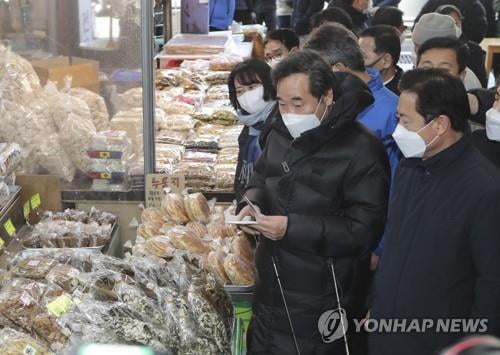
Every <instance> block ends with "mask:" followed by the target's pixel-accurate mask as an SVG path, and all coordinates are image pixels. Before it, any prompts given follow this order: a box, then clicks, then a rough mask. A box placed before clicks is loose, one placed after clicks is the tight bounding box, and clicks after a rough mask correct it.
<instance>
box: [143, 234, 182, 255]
mask: <svg viewBox="0 0 500 355" xmlns="http://www.w3.org/2000/svg"><path fill="white" fill-rule="evenodd" d="M144 249H145V250H146V252H148V253H149V254H151V255H154V256H158V257H160V258H168V257H171V256H172V255H173V254H174V251H175V248H174V247H173V246H172V244H171V243H170V239H169V238H167V237H165V236H158V237H154V238H151V239H148V240H147V241H146V243H145V244H144Z"/></svg>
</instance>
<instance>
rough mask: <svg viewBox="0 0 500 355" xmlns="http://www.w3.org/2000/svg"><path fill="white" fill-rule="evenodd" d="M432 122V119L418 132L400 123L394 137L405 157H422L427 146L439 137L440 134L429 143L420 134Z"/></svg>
mask: <svg viewBox="0 0 500 355" xmlns="http://www.w3.org/2000/svg"><path fill="white" fill-rule="evenodd" d="M431 123H432V121H431V122H429V123H427V124H426V125H425V126H424V127H422V128H420V129H419V130H418V131H417V132H413V131H410V130H408V129H406V128H405V127H404V126H402V125H401V124H398V126H397V127H396V130H395V131H394V133H393V134H392V137H393V138H394V140H395V141H396V144H397V145H398V147H399V149H401V152H402V153H403V155H404V156H405V158H422V157H423V156H424V154H425V150H426V149H427V147H428V146H430V145H431V144H432V143H434V141H435V140H436V139H438V138H439V136H436V137H435V138H434V139H433V140H432V141H431V142H430V143H429V144H425V141H424V139H423V138H422V137H421V136H420V134H419V133H420V132H421V131H422V130H423V129H425V128H426V127H427V126H429V125H430V124H431Z"/></svg>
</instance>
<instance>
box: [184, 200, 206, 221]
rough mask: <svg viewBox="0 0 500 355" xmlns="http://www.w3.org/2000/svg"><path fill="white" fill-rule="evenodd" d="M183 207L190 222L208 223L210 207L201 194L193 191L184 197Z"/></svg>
mask: <svg viewBox="0 0 500 355" xmlns="http://www.w3.org/2000/svg"><path fill="white" fill-rule="evenodd" d="M184 207H185V209H186V212H187V215H188V217H189V219H190V220H191V221H192V222H200V223H205V224H206V223H208V221H209V219H210V207H209V206H208V201H207V199H206V198H205V196H203V194H201V193H194V194H190V195H187V196H186V197H184Z"/></svg>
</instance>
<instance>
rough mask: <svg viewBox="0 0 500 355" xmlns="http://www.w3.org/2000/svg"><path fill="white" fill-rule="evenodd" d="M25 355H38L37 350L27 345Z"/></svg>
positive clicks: (24, 350)
mask: <svg viewBox="0 0 500 355" xmlns="http://www.w3.org/2000/svg"><path fill="white" fill-rule="evenodd" d="M23 355H36V349H35V348H34V347H32V346H31V345H29V344H27V345H26V346H25V347H24V349H23Z"/></svg>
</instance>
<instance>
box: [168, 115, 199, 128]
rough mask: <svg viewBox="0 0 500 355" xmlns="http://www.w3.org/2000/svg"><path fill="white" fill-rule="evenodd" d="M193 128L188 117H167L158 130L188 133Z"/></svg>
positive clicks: (193, 124) (192, 123)
mask: <svg viewBox="0 0 500 355" xmlns="http://www.w3.org/2000/svg"><path fill="white" fill-rule="evenodd" d="M194 126H195V121H194V120H193V119H192V118H191V116H190V115H169V116H168V117H167V119H166V120H165V122H164V125H163V126H161V127H160V129H165V130H171V131H181V132H182V131H184V132H186V131H187V132H189V131H191V130H192V129H193V128H194Z"/></svg>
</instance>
